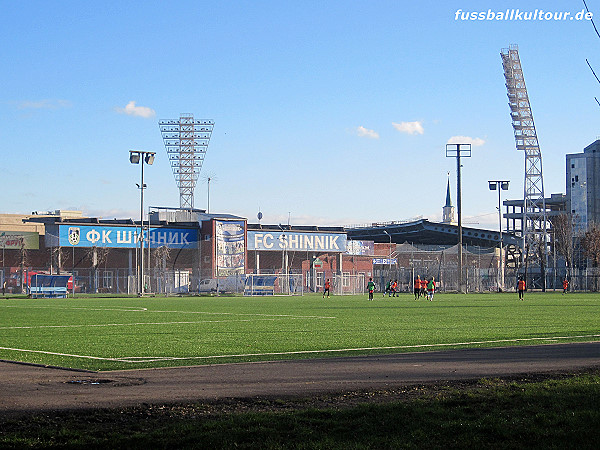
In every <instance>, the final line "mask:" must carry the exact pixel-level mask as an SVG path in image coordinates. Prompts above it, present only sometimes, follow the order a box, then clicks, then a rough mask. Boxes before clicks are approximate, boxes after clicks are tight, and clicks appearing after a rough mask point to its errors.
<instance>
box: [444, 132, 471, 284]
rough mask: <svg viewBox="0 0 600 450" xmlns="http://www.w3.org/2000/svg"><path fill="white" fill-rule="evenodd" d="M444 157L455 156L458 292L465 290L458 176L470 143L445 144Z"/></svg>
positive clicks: (469, 154)
mask: <svg viewBox="0 0 600 450" xmlns="http://www.w3.org/2000/svg"><path fill="white" fill-rule="evenodd" d="M446 157H447V158H456V207H457V210H458V292H466V286H465V285H464V283H463V273H462V272H463V271H462V263H463V243H462V188H461V178H460V172H461V171H460V168H461V167H462V166H461V165H460V158H461V157H464V158H470V157H471V144H446Z"/></svg>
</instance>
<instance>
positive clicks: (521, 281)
mask: <svg viewBox="0 0 600 450" xmlns="http://www.w3.org/2000/svg"><path fill="white" fill-rule="evenodd" d="M517 291H519V300H523V293H524V292H525V280H524V279H523V278H522V277H521V278H519V282H518V283H517Z"/></svg>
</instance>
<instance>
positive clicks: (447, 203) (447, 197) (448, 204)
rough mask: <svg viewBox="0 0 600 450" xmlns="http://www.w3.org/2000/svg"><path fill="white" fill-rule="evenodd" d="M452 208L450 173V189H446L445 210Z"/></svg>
mask: <svg viewBox="0 0 600 450" xmlns="http://www.w3.org/2000/svg"><path fill="white" fill-rule="evenodd" d="M450 206H452V199H451V198H450V172H448V187H447V189H446V205H445V206H444V208H448V207H450Z"/></svg>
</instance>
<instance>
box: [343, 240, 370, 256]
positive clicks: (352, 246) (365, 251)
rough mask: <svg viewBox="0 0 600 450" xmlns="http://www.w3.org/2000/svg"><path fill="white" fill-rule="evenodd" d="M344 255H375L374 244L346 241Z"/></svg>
mask: <svg viewBox="0 0 600 450" xmlns="http://www.w3.org/2000/svg"><path fill="white" fill-rule="evenodd" d="M346 253H348V254H349V255H366V256H373V255H374V254H375V242H373V241H347V242H346Z"/></svg>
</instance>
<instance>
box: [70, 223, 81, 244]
mask: <svg viewBox="0 0 600 450" xmlns="http://www.w3.org/2000/svg"><path fill="white" fill-rule="evenodd" d="M79 238H80V231H79V228H73V227H70V228H69V244H71V245H77V244H79Z"/></svg>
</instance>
